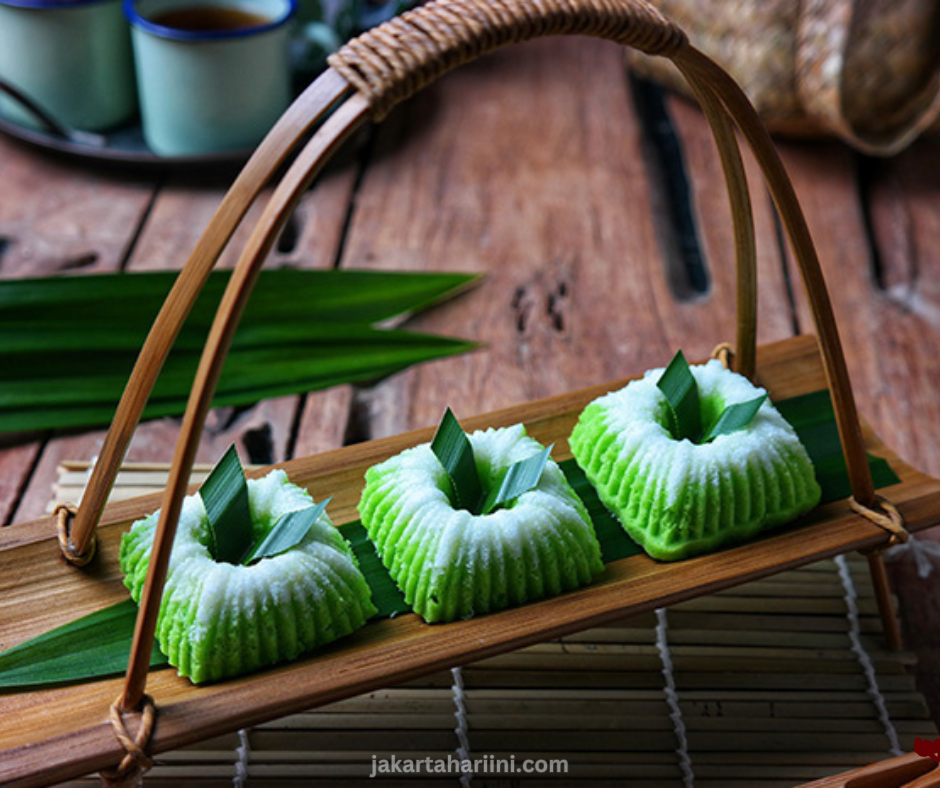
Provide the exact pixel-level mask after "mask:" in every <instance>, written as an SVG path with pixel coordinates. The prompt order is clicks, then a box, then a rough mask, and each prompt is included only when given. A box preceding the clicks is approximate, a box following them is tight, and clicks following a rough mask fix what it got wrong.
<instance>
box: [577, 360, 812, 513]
mask: <svg viewBox="0 0 940 788" xmlns="http://www.w3.org/2000/svg"><path fill="white" fill-rule="evenodd" d="M689 370H690V371H691V373H692V376H693V377H694V378H695V382H696V385H697V386H698V391H699V397H700V399H703V400H704V399H705V398H709V397H718V398H720V399H721V400H722V401H723V402H724V404H725V406H728V405H733V404H736V403H739V402H747V401H748V400H752V399H754V398H755V397H759V396H760V395H761V394H766V393H767V392H766V390H765V389H763V388H761V387H759V386H755V385H754V384H753V383H751V382H750V381H749V380H748V379H747V378H745V377H744V376H743V375H738V374H737V373H735V372H731V371H730V370H727V369H725V368H724V367H723V366H722V365H721V362H719V361H717V360H715V359H712V360H711V361H709V362H707V363H706V364H702V365H697V366H690V367H689ZM664 371H665V369H664V368H659V369H652V370H650V371H649V372H647V373H646V374H645V375H644V376H643V377H642V378H641V379H640V380H634V381H631V382H630V383H628V384H627V385H626V386H625V387H624V388H622V389H620V390H619V391H615V392H612V393H610V394H607V395H605V396H603V397H600V398H599V399H597V400H596V401H595V402H596V404H597V405H598V406H600V407H601V408H602V409H603V411H604V423H605V424H606V426H607V427H609V428H610V429H611V431H613V432H615V433H616V434H617V436H618V437H617V440H618V445H619V447H620V457H621V458H624V457H628V456H633V455H635V454H637V452H640V454H639V456H640V457H656V458H659V459H660V460H661V461H662V460H663V458H665V457H668V463H669V474H668V476H667V478H666V480H665V492H666V496H667V499H666V500H667V501H668V502H669V503H670V504H674V503H675V502H676V501H677V500H678V498H679V495H680V493H681V492H682V490H683V488H684V487H685V486H686V485H688V483H689V481H690V474H691V475H696V476H698V478H699V479H700V480H701V481H702V482H709V481H713V480H716V479H717V478H718V477H719V476H720V474H721V473H722V472H723V469H729V468H730V469H733V470H735V471H736V472H740V473H742V474H743V473H744V472H745V470H746V468H747V464H748V460H749V458H757V459H758V461H759V462H761V463H762V464H764V465H766V464H767V463H768V462H769V459H768V458H772V457H774V456H776V454H777V453H778V450H780V449H783V448H784V447H786V446H787V445H793V444H794V443H796V444H797V445H798V441H799V439H798V438H797V436H796V432H795V431H794V430H793V427H791V426H790V424H789V423H788V422H787V421H786V419H784V418H783V416H781V415H780V413H779V412H778V411H777V409H776V408H775V407H774V406H773V405H772V404H771V402H770V400H769V399H767V400H765V401H764V403H763V404H762V405H761V407H760V410H758V411H757V414H756V415H755V416H754V419H753V420H752V421H751V424H750V426H749V427H748V428H747V429H745V430H738V431H737V432H732V433H729V434H727V435H719V436H718V437H717V438H715V439H714V440H713V441H711V442H709V443H702V444H696V443H693V442H692V441H690V440H688V439H687V438H684V439H682V440H679V441H677V440H676V439H675V438H673V437H672V435H671V433H670V432H669V429H668V428H667V427H666V425H665V424H664V423H663V419H662V415H663V413H664V407H665V395H664V394H663V393H662V392H661V391H660V390H659V388H658V387H657V385H656V384H657V383H658V382H659V379H660V377H661V376H662V374H663V372H664ZM703 426H707V425H703ZM693 472H694V473H693Z"/></svg>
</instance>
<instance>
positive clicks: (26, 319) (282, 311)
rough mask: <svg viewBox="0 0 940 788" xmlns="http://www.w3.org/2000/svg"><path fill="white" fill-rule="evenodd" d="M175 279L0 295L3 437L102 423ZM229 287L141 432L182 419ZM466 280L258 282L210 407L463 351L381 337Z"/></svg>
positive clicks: (198, 322)
mask: <svg viewBox="0 0 940 788" xmlns="http://www.w3.org/2000/svg"><path fill="white" fill-rule="evenodd" d="M173 278H174V274H120V275H100V276H82V277H63V278H51V279H36V280H12V281H5V282H0V370H2V371H0V432H19V431H24V430H41V429H51V428H59V427H91V426H98V425H101V424H105V423H107V422H108V421H109V420H110V419H111V417H112V415H113V412H114V407H115V405H116V404H117V401H118V398H119V397H120V395H121V392H122V391H123V388H124V385H125V383H126V382H127V376H128V375H129V373H130V370H131V368H132V366H133V363H134V360H135V359H136V357H137V352H138V350H139V348H140V346H141V345H142V343H143V341H144V338H145V337H146V334H147V332H148V330H149V328H150V325H151V323H152V321H153V318H154V316H155V315H156V312H157V310H158V309H159V306H160V304H161V303H162V301H163V298H164V296H165V295H166V292H167V291H168V290H169V288H170V286H171V284H172V281H173ZM227 279H228V274H227V273H224V272H222V273H217V274H212V276H211V277H210V280H209V282H208V284H207V285H206V292H205V293H204V294H203V295H201V296H200V298H199V300H198V302H197V304H196V306H195V307H194V310H193V314H192V315H191V316H190V319H189V320H188V321H187V323H186V325H185V326H184V328H183V330H182V332H181V334H180V336H179V338H178V340H177V343H176V345H175V346H174V350H173V352H172V354H171V355H170V358H169V359H168V360H167V363H166V365H165V367H164V370H163V373H162V374H161V376H160V378H159V380H158V382H157V385H156V387H155V389H154V392H153V396H152V398H151V401H150V403H149V405H148V407H147V409H146V410H145V412H144V418H154V417H158V416H170V415H179V414H180V413H182V412H183V410H184V409H185V406H186V400H187V398H188V395H189V389H190V386H191V384H192V379H193V376H194V374H195V370H196V366H197V364H198V360H199V355H200V353H201V352H202V348H203V346H204V343H205V338H206V333H207V330H208V326H209V325H210V323H211V320H212V317H213V314H214V310H215V304H216V301H217V300H218V297H219V295H220V294H221V291H222V289H223V288H224V286H225V284H226V281H227ZM473 281H474V277H472V276H468V275H463V274H410V273H407V274H391V273H374V272H357V271H290V270H282V271H270V272H264V273H262V275H261V279H260V281H259V284H258V286H257V290H256V294H255V296H254V297H253V299H252V300H251V301H250V302H249V306H248V308H247V310H246V312H245V316H244V317H243V319H242V324H241V326H240V327H239V330H238V333H237V334H236V337H235V340H234V342H233V347H232V350H231V352H230V354H229V357H228V359H227V360H226V365H225V369H224V372H223V374H222V379H221V381H220V384H219V388H218V392H217V395H216V398H215V400H214V404H215V405H249V404H252V403H254V402H257V401H258V400H260V399H264V398H266V397H274V396H281V395H285V394H298V393H304V392H307V391H314V390H317V389H323V388H327V387H329V386H333V385H337V384H340V383H350V382H361V381H370V380H375V379H378V378H381V377H384V376H386V375H390V374H393V373H395V372H398V371H400V370H402V369H404V368H406V367H408V366H410V365H412V364H417V363H420V362H423V361H429V360H432V359H437V358H442V357H445V356H450V355H454V354H457V353H463V352H466V351H468V350H472V349H473V348H474V347H476V346H475V345H474V344H472V343H469V342H465V341H462V340H457V339H450V338H447V337H439V336H432V335H425V334H417V333H411V332H405V331H398V330H382V329H378V328H374V327H372V325H371V324H372V323H374V322H377V321H384V320H387V319H388V318H390V317H392V316H394V315H398V314H408V313H413V312H415V311H417V310H419V309H423V308H426V307H428V306H430V305H432V304H434V303H436V302H438V301H440V300H441V299H443V298H446V297H449V296H452V295H454V294H455V293H457V292H459V291H461V290H463V289H465V288H467V287H468V286H469V285H470V284H471V283H472V282H473Z"/></svg>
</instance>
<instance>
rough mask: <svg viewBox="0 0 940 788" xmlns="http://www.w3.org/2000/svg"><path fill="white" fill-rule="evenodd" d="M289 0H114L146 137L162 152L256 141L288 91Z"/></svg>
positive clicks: (245, 144) (292, 3) (223, 147)
mask: <svg viewBox="0 0 940 788" xmlns="http://www.w3.org/2000/svg"><path fill="white" fill-rule="evenodd" d="M295 13H296V0H199V2H198V3H195V4H194V3H193V2H192V0H124V14H125V16H126V17H127V18H128V20H130V23H131V34H132V39H133V48H134V61H135V63H136V66H137V88H138V93H139V95H140V112H141V119H142V123H143V131H144V138H145V140H146V141H147V145H148V146H149V147H150V148H151V149H152V150H153V151H154V152H155V153H157V154H159V155H162V156H187V155H199V154H204V153H214V152H219V151H228V150H240V149H244V148H250V147H253V146H254V145H256V144H257V143H258V142H260V141H261V139H262V138H263V137H264V135H265V134H266V133H267V131H268V130H269V129H270V128H271V126H273V125H274V123H275V121H276V120H277V119H278V117H280V115H281V114H282V113H283V112H284V110H285V109H287V107H288V105H289V104H290V101H291V95H292V94H291V74H290V65H289V62H288V60H289V58H288V49H289V38H290V33H291V29H290V28H291V27H292V25H291V24H290V23H291V21H292V19H293V17H294V14H295Z"/></svg>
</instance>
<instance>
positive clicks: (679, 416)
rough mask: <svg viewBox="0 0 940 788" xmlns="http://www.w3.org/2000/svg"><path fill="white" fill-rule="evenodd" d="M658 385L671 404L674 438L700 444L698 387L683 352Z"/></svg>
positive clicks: (672, 363) (668, 368)
mask: <svg viewBox="0 0 940 788" xmlns="http://www.w3.org/2000/svg"><path fill="white" fill-rule="evenodd" d="M656 385H657V387H658V388H659V390H660V391H662V393H663V395H664V396H665V397H666V401H667V402H668V403H669V408H670V410H671V413H672V418H673V422H674V426H675V431H674V432H673V437H674V438H675V439H676V440H682V439H683V438H688V439H689V440H690V441H692V442H693V443H696V442H698V439H699V437H700V436H701V434H702V413H701V409H700V407H699V398H698V386H696V384H695V378H694V377H693V376H692V372H691V371H690V370H689V364H688V362H687V361H686V360H685V356H684V355H683V354H682V351H681V350H680V351H678V352H677V353H676V355H675V356H673V358H672V361H670V362H669V366H668V367H666V371H665V372H663V374H662V375H661V376H660V378H659V381H658V382H657V383H656Z"/></svg>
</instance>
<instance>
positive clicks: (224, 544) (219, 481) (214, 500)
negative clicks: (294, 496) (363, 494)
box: [199, 445, 333, 566]
mask: <svg viewBox="0 0 940 788" xmlns="http://www.w3.org/2000/svg"><path fill="white" fill-rule="evenodd" d="M199 496H200V497H201V498H202V502H203V504H205V507H206V514H207V515H208V517H209V531H210V533H211V535H212V538H211V541H210V544H209V552H210V553H212V557H213V558H214V559H215V560H216V561H225V562H226V563H229V564H241V565H243V566H248V565H249V564H253V563H255V562H257V561H260V560H261V559H262V558H270V557H272V556H275V555H280V554H281V553H284V552H286V551H287V550H290V549H291V548H292V547H295V546H296V545H298V544H300V542H301V541H302V540H303V538H304V537H305V536H306V535H307V532H308V531H309V530H310V528H311V527H312V526H313V524H314V523H315V522H316V521H317V520H318V519H319V518H320V515H321V514H323V512H324V511H325V510H326V507H327V504H328V503H329V502H330V501H331V500H333V499H332V498H327V499H326V500H325V501H322V502H320V503H318V504H316V505H312V506H306V507H304V508H303V509H298V510H296V511H293V512H288V513H287V514H285V515H283V516H282V517H280V518H278V521H277V522H276V523H275V524H274V527H273V528H271V530H270V531H268V533H267V534H266V535H265V536H264V537H263V538H262V539H261V540H260V541H255V540H254V539H253V537H252V527H251V511H250V509H249V506H248V484H247V482H246V481H245V470H244V468H242V464H241V462H239V459H238V451H237V450H236V448H235V446H234V445H232V446H230V447H229V449H228V451H226V452H225V454H224V455H223V456H222V459H221V460H219V462H218V464H216V466H215V467H214V468H213V469H212V472H211V473H210V474H209V476H208V478H207V479H206V480H205V481H204V482H203V484H202V487H200V488H199Z"/></svg>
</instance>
